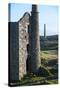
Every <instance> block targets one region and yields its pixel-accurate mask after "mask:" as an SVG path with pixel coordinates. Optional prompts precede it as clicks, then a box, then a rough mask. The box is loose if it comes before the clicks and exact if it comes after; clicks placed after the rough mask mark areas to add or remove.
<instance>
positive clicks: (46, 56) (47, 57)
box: [40, 50, 58, 60]
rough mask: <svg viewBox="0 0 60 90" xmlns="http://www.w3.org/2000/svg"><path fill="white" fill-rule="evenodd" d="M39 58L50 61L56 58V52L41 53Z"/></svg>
mask: <svg viewBox="0 0 60 90" xmlns="http://www.w3.org/2000/svg"><path fill="white" fill-rule="evenodd" d="M40 56H41V59H44V60H52V59H57V58H58V53H57V50H48V51H41V53H40Z"/></svg>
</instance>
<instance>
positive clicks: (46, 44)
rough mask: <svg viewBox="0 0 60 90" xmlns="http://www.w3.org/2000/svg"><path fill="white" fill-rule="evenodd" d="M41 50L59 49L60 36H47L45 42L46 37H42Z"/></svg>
mask: <svg viewBox="0 0 60 90" xmlns="http://www.w3.org/2000/svg"><path fill="white" fill-rule="evenodd" d="M40 49H41V50H55V49H58V35H52V36H47V37H46V39H45V40H44V36H40Z"/></svg>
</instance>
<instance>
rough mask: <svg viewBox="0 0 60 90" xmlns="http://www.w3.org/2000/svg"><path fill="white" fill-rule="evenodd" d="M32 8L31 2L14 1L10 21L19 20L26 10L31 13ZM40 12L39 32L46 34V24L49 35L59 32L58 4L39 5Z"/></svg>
mask: <svg viewBox="0 0 60 90" xmlns="http://www.w3.org/2000/svg"><path fill="white" fill-rule="evenodd" d="M31 9H32V5H31V4H16V3H12V4H11V7H10V21H11V22H17V21H18V20H19V19H20V18H21V17H22V16H23V15H24V13H25V12H29V13H30V14H31ZM8 10H9V9H8ZM38 12H39V34H40V35H44V24H46V35H47V36H49V35H56V34H58V6H51V5H50V6H48V5H38Z"/></svg>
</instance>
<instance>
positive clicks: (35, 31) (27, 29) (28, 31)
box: [9, 5, 41, 81]
mask: <svg viewBox="0 0 60 90" xmlns="http://www.w3.org/2000/svg"><path fill="white" fill-rule="evenodd" d="M9 24H10V80H11V81H14V80H21V78H23V76H24V75H25V74H27V73H37V71H38V69H39V67H40V64H41V62H40V42H39V41H40V40H39V25H38V24H39V23H38V11H37V5H32V12H31V15H30V14H29V13H28V12H26V13H25V14H24V15H23V17H22V18H21V19H20V20H19V21H18V22H10V23H9Z"/></svg>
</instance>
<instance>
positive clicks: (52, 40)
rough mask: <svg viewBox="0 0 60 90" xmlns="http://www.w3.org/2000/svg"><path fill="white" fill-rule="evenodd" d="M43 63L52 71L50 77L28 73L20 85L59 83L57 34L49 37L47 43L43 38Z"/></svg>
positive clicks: (41, 54)
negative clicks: (29, 74)
mask: <svg viewBox="0 0 60 90" xmlns="http://www.w3.org/2000/svg"><path fill="white" fill-rule="evenodd" d="M40 44H41V53H40V56H41V65H43V66H44V67H45V68H46V69H47V70H49V71H50V73H51V75H52V76H50V77H48V78H46V77H43V76H42V77H41V76H36V75H31V76H28V75H26V76H25V77H24V78H23V79H22V80H21V81H20V85H44V84H57V83H58V78H56V77H57V76H58V72H57V71H58V68H57V63H58V39H57V36H52V37H50V36H49V37H48V40H47V41H46V44H45V45H44V41H43V40H42V39H41V43H40Z"/></svg>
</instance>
